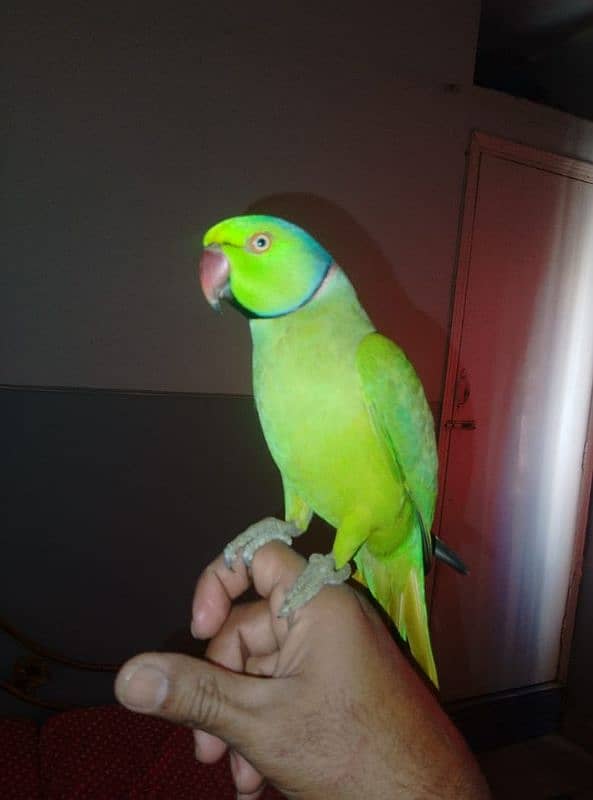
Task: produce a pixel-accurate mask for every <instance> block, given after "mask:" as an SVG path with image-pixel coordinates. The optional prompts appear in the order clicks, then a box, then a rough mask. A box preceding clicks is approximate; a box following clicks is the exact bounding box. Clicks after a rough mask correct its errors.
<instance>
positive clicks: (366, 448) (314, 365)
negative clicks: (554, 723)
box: [199, 215, 454, 685]
mask: <svg viewBox="0 0 593 800" xmlns="http://www.w3.org/2000/svg"><path fill="white" fill-rule="evenodd" d="M203 243H204V251H203V254H202V258H201V261H200V265H199V273H200V282H201V286H202V290H203V292H204V295H205V297H206V299H207V300H208V302H209V303H210V304H211V305H212V306H213V307H215V308H219V307H220V301H221V300H222V299H225V300H228V301H229V302H230V303H231V304H232V305H234V306H235V307H236V308H237V309H238V310H239V311H241V312H242V313H243V314H244V315H245V316H247V317H248V318H249V325H250V328H251V336H252V341H253V389H254V395H255V402H256V406H257V411H258V414H259V419H260V422H261V426H262V429H263V433H264V436H265V439H266V442H267V444H268V447H269V450H270V452H271V454H272V457H273V459H274V461H275V462H276V464H277V466H278V468H279V470H280V473H281V476H282V483H283V489H284V503H285V520H284V521H281V520H275V519H272V518H269V519H266V520H262V521H261V522H259V523H256V524H255V525H253V526H251V527H250V528H248V529H247V531H245V532H244V533H242V534H241V535H240V536H239V537H237V538H236V539H235V540H234V541H233V542H231V544H230V545H229V546H228V547H227V548H226V549H225V559H226V562H227V564H228V565H229V566H230V565H231V564H232V561H233V559H234V558H235V557H236V555H237V554H239V553H241V555H242V557H243V559H244V560H245V561H246V563H249V562H250V560H251V558H252V557H253V553H254V552H255V550H256V549H257V548H258V547H260V546H261V545H262V544H263V543H264V542H265V541H269V540H270V539H272V538H280V539H283V540H284V541H287V542H288V543H291V542H292V537H293V536H296V535H299V534H300V533H302V532H304V531H305V530H306V529H307V526H308V525H309V522H310V520H311V517H312V515H313V513H316V514H317V515H319V516H320V517H322V518H323V519H324V520H326V521H327V522H328V523H329V524H330V525H332V526H333V527H334V528H335V529H336V534H335V539H334V542H333V547H332V552H331V554H330V555H329V556H325V557H324V556H319V555H317V556H315V555H314V556H312V557H311V559H310V562H309V565H308V566H307V568H306V570H305V572H304V573H303V575H302V576H301V578H300V579H299V580H298V581H297V583H296V584H295V586H294V587H293V589H292V591H291V592H289V594H288V597H287V600H286V602H285V605H284V607H283V609H282V613H284V614H287V613H289V612H290V611H292V610H294V609H295V608H298V607H299V606H300V605H302V604H303V603H304V602H307V601H308V600H309V599H310V598H311V597H312V596H314V594H316V593H317V592H318V591H319V589H320V588H321V586H323V585H324V584H327V583H338V582H341V581H343V580H345V579H346V578H347V577H348V576H349V574H350V570H349V566H348V564H349V562H350V561H351V560H354V562H355V564H356V567H357V571H356V574H355V576H354V577H355V578H356V579H357V580H359V581H360V582H362V583H363V584H365V585H366V586H367V587H368V589H369V590H370V592H371V593H372V595H373V596H374V597H375V598H376V600H377V601H378V602H379V603H380V604H381V606H382V607H383V608H384V609H385V611H386V612H387V613H388V614H389V616H390V617H391V618H392V620H393V621H394V623H395V625H396V626H397V629H398V631H399V633H400V635H401V637H402V638H403V639H404V640H407V642H408V643H409V646H410V650H411V652H412V655H413V656H414V658H415V659H416V661H417V662H418V663H419V665H420V666H421V668H422V669H423V670H424V672H425V673H426V675H427V676H428V677H429V678H430V680H431V681H432V682H433V683H434V684H435V685H438V679H437V670H436V666H435V661H434V657H433V653H432V647H431V643H430V635H429V629H428V617H427V609H426V600H425V593H424V575H425V569H427V568H428V567H429V565H430V562H431V560H432V556H433V542H432V539H431V534H430V530H431V524H432V520H433V515H434V508H435V500H436V494H437V452H436V444H435V433H434V421H433V417H432V413H431V411H430V408H429V406H428V403H427V401H426V397H425V394H424V390H423V388H422V384H421V382H420V380H419V378H418V375H417V374H416V372H415V370H414V368H413V366H412V364H411V363H410V362H409V361H408V359H407V358H406V356H405V354H404V352H403V351H402V350H401V349H400V348H399V347H398V346H397V345H396V344H394V343H393V342H392V341H391V340H390V339H388V338H386V337H385V336H382V335H381V334H380V333H377V331H376V330H375V328H374V326H373V324H372V322H371V320H370V319H369V317H368V316H367V314H366V312H365V310H364V309H363V308H362V306H361V304H360V302H359V301H358V298H357V296H356V293H355V291H354V289H353V287H352V285H351V283H350V281H349V280H348V278H347V277H346V275H345V273H344V272H343V271H342V269H341V268H340V267H339V266H338V265H337V264H336V263H335V262H334V260H333V258H332V257H331V255H330V254H329V253H328V252H327V250H325V248H324V247H322V246H321V244H319V242H317V241H316V240H315V239H314V238H313V237H311V236H310V235H309V234H308V233H307V232H305V231H304V230H302V229H301V228H299V227H298V226H296V225H294V224H292V223H290V222H287V221H286V220H283V219H279V218H277V217H271V216H264V215H248V216H239V217H233V218H231V219H226V220H224V221H222V222H219V223H218V224H217V225H214V226H213V227H212V228H210V230H208V231H207V233H206V234H205V236H204V242H203ZM453 560H454V559H453Z"/></svg>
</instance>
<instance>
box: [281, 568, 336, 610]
mask: <svg viewBox="0 0 593 800" xmlns="http://www.w3.org/2000/svg"><path fill="white" fill-rule="evenodd" d="M349 577H350V565H349V564H346V565H345V566H344V567H342V569H336V562H335V561H334V557H333V555H332V554H331V553H328V555H326V556H322V555H321V553H313V555H312V556H311V557H310V558H309V563H308V564H307V566H306V567H305V571H304V572H303V573H301V575H299V577H298V578H297V580H296V581H295V583H294V586H293V587H292V589H291V590H290V591H289V592H288V594H287V595H286V598H285V600H284V603H283V604H282V608H281V609H280V611H279V612H278V616H279V617H288V616H289V614H292V612H293V611H296V610H297V608H300V607H301V606H304V605H305V603H308V602H309V600H312V599H313V598H314V597H315V595H316V594H318V593H319V592H320V591H321V589H323V587H324V586H337V585H338V584H340V583H344V581H347V580H348V578H349Z"/></svg>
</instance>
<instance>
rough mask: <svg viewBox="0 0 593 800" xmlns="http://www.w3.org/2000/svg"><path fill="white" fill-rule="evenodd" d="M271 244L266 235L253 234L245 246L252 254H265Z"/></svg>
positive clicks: (269, 238)
mask: <svg viewBox="0 0 593 800" xmlns="http://www.w3.org/2000/svg"><path fill="white" fill-rule="evenodd" d="M271 244H272V239H271V237H270V236H269V235H268V234H267V233H255V234H254V235H253V236H252V237H251V238H250V239H249V241H248V242H247V246H248V247H249V249H250V250H251V251H252V252H254V253H265V252H266V250H268V249H269V248H270V245H271Z"/></svg>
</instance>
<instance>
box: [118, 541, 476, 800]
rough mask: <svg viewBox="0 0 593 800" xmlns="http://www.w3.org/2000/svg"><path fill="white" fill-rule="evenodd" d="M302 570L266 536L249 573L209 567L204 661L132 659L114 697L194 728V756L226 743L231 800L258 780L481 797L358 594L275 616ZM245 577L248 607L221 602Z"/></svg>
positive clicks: (201, 595)
mask: <svg viewBox="0 0 593 800" xmlns="http://www.w3.org/2000/svg"><path fill="white" fill-rule="evenodd" d="M304 565H305V561H304V559H302V558H301V557H300V556H298V555H297V554H296V553H295V552H294V551H292V550H290V548H288V547H286V546H285V545H282V544H280V543H277V542H273V543H270V544H268V545H266V546H265V547H263V548H262V549H261V550H259V551H258V552H257V553H256V555H255V557H254V560H253V565H252V570H251V574H249V573H248V572H247V570H246V569H245V567H244V566H243V565H242V564H237V566H236V571H234V572H232V571H230V570H229V569H227V568H226V567H225V565H224V562H223V560H222V557H219V558H218V559H216V561H214V562H213V563H212V564H211V565H210V566H209V567H208V568H207V569H206V570H205V572H204V573H203V575H202V576H201V578H200V580H199V581H198V585H197V588H196V593H195V597H194V603H193V620H192V630H193V632H194V635H196V636H197V637H199V638H207V639H210V640H211V641H210V643H209V646H208V650H207V657H208V659H209V661H201V660H198V659H193V658H190V657H188V656H182V655H175V654H165V653H145V654H142V655H139V656H136V657H135V658H133V659H131V660H130V661H129V662H127V663H126V664H125V665H124V666H123V667H122V669H121V670H120V672H119V674H118V677H117V680H116V695H117V697H118V699H119V700H120V702H122V703H123V704H124V705H126V706H127V707H128V708H131V709H132V710H136V711H142V712H144V713H151V714H154V715H156V716H160V717H164V718H165V719H169V720H172V721H174V722H179V723H181V724H186V725H190V726H191V727H193V728H195V729H196V730H195V734H194V735H195V740H196V755H197V757H198V759H199V760H200V761H203V762H212V761H215V760H217V759H218V758H220V757H221V756H222V755H223V753H224V751H225V749H226V748H227V747H230V748H231V768H232V771H233V777H234V780H235V784H236V786H237V791H238V798H239V800H256V799H257V798H258V797H260V795H261V793H262V791H263V785H264V780H263V776H265V777H266V778H267V779H268V780H269V781H270V782H271V783H272V784H273V785H274V786H276V787H277V788H278V789H279V790H280V791H281V792H282V793H283V794H285V795H286V797H288V798H299V800H321V798H323V800H328V798H336V799H339V800H342V799H344V800H350V798H360V797H365V798H367V799H368V800H374V798H387V797H388V798H411V797H414V798H416V799H417V800H422V798H437V797H438V798H441V800H447V799H448V798H455V799H456V800H487V798H489V796H490V795H489V792H488V789H487V787H486V784H485V782H484V779H483V778H482V776H481V774H480V772H479V770H478V768H477V766H476V764H475V761H474V760H473V757H472V756H471V754H470V753H469V751H468V750H467V747H466V746H465V744H464V742H463V740H462V739H461V737H460V736H459V734H458V733H457V731H456V729H455V728H454V726H453V725H452V723H451V722H450V721H449V720H448V718H447V717H446V715H445V714H444V713H443V711H442V710H441V709H440V707H439V705H438V703H437V701H436V700H435V698H434V697H433V695H432V693H431V692H430V691H429V690H428V689H427V687H426V686H425V685H424V684H423V682H422V680H421V679H420V678H419V677H418V675H417V674H416V673H415V672H414V670H413V668H412V667H411V666H410V664H409V663H408V662H407V661H406V658H405V656H404V655H403V653H402V652H401V651H400V649H399V648H398V647H397V646H396V644H395V643H394V642H393V640H392V639H391V637H390V635H389V633H388V631H387V629H386V628H385V626H384V624H383V623H382V621H381V620H380V618H379V616H378V615H377V613H376V612H375V610H374V609H373V608H372V606H371V605H370V603H369V602H368V601H367V600H366V598H364V597H362V596H361V595H360V594H359V593H357V592H355V591H354V590H353V589H352V588H351V587H349V586H346V585H344V586H339V587H331V588H326V589H324V590H322V591H321V592H320V593H319V595H317V597H315V598H314V599H313V600H312V601H311V602H310V603H308V604H307V605H306V606H304V607H303V608H301V609H298V611H297V612H296V613H295V614H294V615H293V617H292V618H291V619H290V620H289V621H287V620H286V619H284V618H279V617H278V610H279V609H280V606H281V605H282V602H283V600H284V595H285V592H286V591H287V589H289V588H290V587H291V586H292V584H293V583H294V581H295V579H296V577H297V576H298V575H299V574H300V572H301V571H302V570H303V568H304ZM251 583H253V585H254V587H255V590H256V592H257V594H258V595H259V597H260V598H261V599H259V600H257V601H255V602H252V603H244V604H233V601H234V600H235V599H236V598H237V597H239V596H240V595H241V594H243V592H244V591H245V590H246V589H247V588H248V587H249V585H250V584H251Z"/></svg>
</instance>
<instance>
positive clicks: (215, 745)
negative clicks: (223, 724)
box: [193, 729, 227, 764]
mask: <svg viewBox="0 0 593 800" xmlns="http://www.w3.org/2000/svg"><path fill="white" fill-rule="evenodd" d="M193 734H194V749H195V754H196V758H197V760H198V761H200V762H201V763H202V764H213V763H214V762H215V761H219V760H220V759H221V758H222V757H223V755H224V754H225V752H226V750H227V744H226V742H223V740H222V739H219V738H218V736H214V735H213V734H211V733H208V732H207V731H202V730H199V729H195V730H194V731H193Z"/></svg>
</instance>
